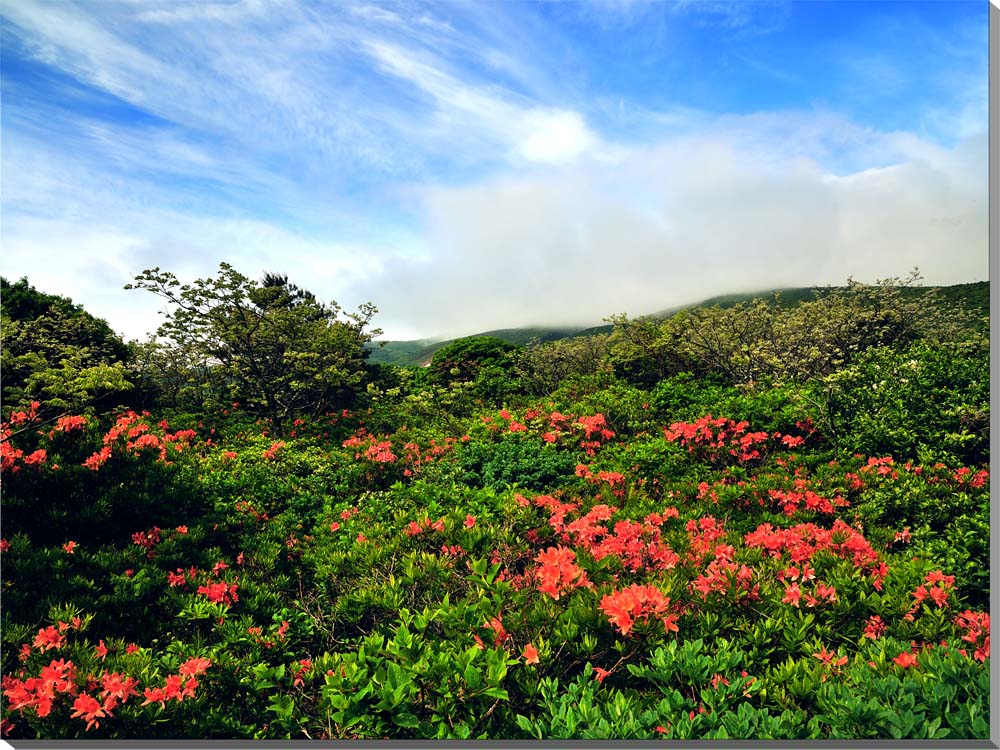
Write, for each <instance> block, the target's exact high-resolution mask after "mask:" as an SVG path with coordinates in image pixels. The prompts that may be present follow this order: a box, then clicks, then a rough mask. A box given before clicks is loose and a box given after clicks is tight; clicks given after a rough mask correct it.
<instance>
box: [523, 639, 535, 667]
mask: <svg viewBox="0 0 1000 750" xmlns="http://www.w3.org/2000/svg"><path fill="white" fill-rule="evenodd" d="M524 663H525V664H538V649H536V648H535V647H534V646H532V645H531V644H530V643H529V644H528V645H527V646H525V647H524Z"/></svg>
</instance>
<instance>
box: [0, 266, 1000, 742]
mask: <svg viewBox="0 0 1000 750" xmlns="http://www.w3.org/2000/svg"><path fill="white" fill-rule="evenodd" d="M272 281H275V279H272ZM277 281H278V282H280V283H277V285H276V286H268V287H267V288H268V289H270V290H271V291H269V292H267V293H266V295H265V297H266V298H264V297H259V296H258V297H257V301H258V302H259V303H260V305H262V307H256V308H255V309H257V310H258V311H259V312H261V314H262V315H265V314H268V315H270V314H272V313H271V312H268V311H269V310H271V309H272V307H274V306H275V305H277V308H279V312H274V313H273V314H274V315H275V319H284V318H283V316H284V315H285V314H286V313H288V315H289V317H290V318H291V319H292V320H295V321H298V322H299V323H301V326H302V330H306V329H307V328H308V325H307V323H308V322H309V321H308V320H306V319H307V318H308V317H309V316H308V315H306V313H307V312H308V311H309V310H314V311H315V310H316V309H317V308H316V307H315V305H316V304H318V303H314V302H313V301H310V297H309V296H308V294H307V293H304V292H303V293H301V294H300V293H298V292H296V291H295V290H294V288H292V287H291V286H290V285H287V284H286V283H285V282H284V280H283V279H281V278H280V277H279V278H278V279H277ZM234 283H235V282H234ZM245 283H246V284H247V285H249V286H253V287H254V288H260V287H257V286H256V285H255V284H253V283H252V282H248V281H247V282H245ZM214 284H216V282H213V281H211V280H209V281H204V282H203V284H202V286H201V287H199V289H201V290H202V291H204V292H205V293H206V294H207V290H210V289H215V290H216V291H219V290H218V288H217V287H216V286H214ZM246 288H247V287H246V286H244V282H243V281H240V282H239V283H238V284H237V285H236V291H235V292H233V293H234V294H238V293H239V292H240V290H246ZM282 290H284V291H282ZM197 293H198V294H200V293H202V292H197ZM219 293H220V294H221V293H222V292H221V291H219ZM286 293H287V295H288V297H282V295H283V294H286ZM272 294H274V295H277V296H276V297H271V296H267V295H272ZM276 300H277V301H276ZM282 300H283V301H282ZM220 304H221V303H220ZM240 304H241V305H244V306H245V305H247V304H251V305H257V303H255V302H252V301H251V302H250V303H247V302H246V301H245V300H244V301H242V302H241V303H240ZM269 305H271V307H269ZM283 305H284V307H282V306H283ZM298 308H301V309H298ZM731 309H735V308H731ZM787 309H789V310H790V309H792V308H787ZM279 313H280V314H279ZM293 313H294V314H293ZM219 314H220V315H222V313H221V311H220V313H219ZM300 315H301V316H302V317H301V318H299V317H297V316H300ZM317 315H318V313H317ZM317 320H319V318H317ZM887 320H888V322H886V321H883V322H886V325H888V323H891V322H892V319H891V317H890V318H889V319H887ZM328 323H329V320H328V319H327V323H323V324H324V325H326V324H328ZM262 325H263V324H262ZM297 325H298V323H297ZM879 325H881V323H880V324H879ZM876 328H877V327H876ZM650 330H652V329H650ZM878 330H881V331H882V333H879V332H878ZM878 330H875V333H874V334H872V329H871V328H869V327H867V326H861V328H859V329H855V334H856V335H858V336H868V335H869V334H872V335H873V336H874V338H875V339H877V340H880V341H882V343H883V344H886V342H885V341H883V340H882V339H881V338H880V337H881V336H882V335H883V333H885V332H886V331H889V329H888V328H882V329H878ZM653 333H654V334H656V331H653ZM855 334H852V335H855ZM897 334H899V337H898V339H899V340H897V341H895V342H890V343H891V345H889V344H886V345H881V346H869V345H868V344H866V345H865V346H864V347H861V348H858V349H857V350H856V351H852V353H851V354H850V356H849V357H848V358H847V359H845V362H844V364H843V365H837V366H836V370H835V372H833V373H831V374H828V375H822V376H817V377H816V378H812V379H811V380H810V382H807V383H801V382H798V380H797V376H796V377H791V378H789V379H788V380H787V381H782V382H780V383H779V382H777V381H772V382H768V378H771V377H777V376H778V374H779V373H777V371H776V372H772V373H771V374H769V375H767V376H766V377H763V378H762V379H757V380H756V381H755V382H754V384H753V385H749V384H747V383H733V382H731V380H730V379H729V378H727V377H726V376H725V375H724V374H723V373H722V372H721V371H720V372H713V373H710V374H706V372H704V371H703V370H704V368H703V365H704V363H705V362H707V361H708V360H704V359H702V360H698V361H692V362H687V363H686V365H685V369H681V370H677V371H676V372H666V377H663V378H660V379H657V378H658V376H656V377H651V380H650V384H649V386H648V387H646V386H645V385H644V382H643V381H642V378H638V377H635V378H634V377H632V375H629V377H628V378H619V377H616V376H615V374H614V373H613V372H610V371H608V369H607V368H605V367H603V366H602V367H595V368H594V369H593V370H592V371H590V370H587V365H586V364H585V363H583V362H582V361H581V362H580V366H579V368H577V369H576V370H574V373H573V374H568V375H566V376H565V377H562V376H559V375H557V374H550V375H546V376H545V377H548V378H550V380H549V381H547V385H546V386H545V387H544V388H542V387H539V388H538V389H537V391H538V392H537V393H533V392H530V391H527V390H525V389H523V388H522V390H520V391H517V392H513V393H512V394H511V395H510V396H509V397H506V396H505V397H504V399H503V403H502V404H501V403H492V402H491V399H492V398H495V397H496V396H497V394H498V393H501V392H502V389H501V390H499V391H494V392H493V393H492V395H491V394H490V393H489V392H487V391H484V390H482V387H483V386H484V384H486V383H488V382H491V383H492V385H491V386H490V387H491V388H492V387H494V386H496V385H497V382H500V381H488V380H484V379H483V377H482V376H483V372H484V371H489V367H490V366H491V365H487V366H486V367H484V368H480V369H479V370H476V371H475V372H473V371H472V368H473V367H475V366H478V363H479V361H480V360H478V359H475V358H471V359H470V360H469V361H468V363H469V364H470V369H469V370H468V371H467V372H466V375H467V376H468V378H467V379H465V378H464V377H459V376H452V374H451V369H449V370H448V377H447V378H445V380H444V381H442V380H439V379H438V377H437V375H435V373H433V372H430V371H428V370H412V369H411V370H405V371H404V370H396V369H383V368H375V367H370V366H369V367H365V366H364V365H361V368H362V369H361V370H359V372H363V374H361V375H359V378H360V379H361V380H367V381H368V383H369V387H368V389H367V390H366V392H365V394H364V396H363V397H361V398H358V399H357V402H356V403H355V404H354V405H353V406H352V407H351V408H348V407H347V406H346V405H341V406H339V407H338V408H337V409H332V408H328V405H327V404H324V405H323V406H321V407H320V410H318V411H310V410H309V409H307V408H306V406H300V407H298V408H299V409H300V410H301V411H300V413H298V414H297V415H296V416H294V417H291V418H289V419H287V420H286V421H285V423H284V424H283V425H282V427H283V429H282V433H281V434H278V433H277V432H276V429H275V428H276V426H275V424H274V423H272V422H271V421H269V418H270V415H269V414H268V413H267V411H266V409H264V408H262V405H261V403H252V402H247V401H246V399H245V398H244V399H243V400H239V399H235V398H233V393H234V391H232V390H231V388H234V387H236V386H237V385H238V383H236V382H235V380H234V379H230V376H229V375H227V376H226V377H221V375H223V374H225V373H226V372H228V371H227V370H225V369H223V367H222V365H220V364H218V363H216V362H214V360H212V359H211V357H210V356H209V355H207V354H205V351H206V350H202V351H203V356H205V357H206V358H205V359H203V360H197V359H196V358H194V357H192V358H191V360H190V362H192V363H197V362H199V361H200V362H206V363H207V364H208V365H209V366H206V367H204V368H192V369H188V370H185V363H184V362H183V361H181V360H180V359H174V360H172V363H171V361H170V360H167V359H158V358H162V357H165V356H166V355H168V354H169V355H177V354H178V353H179V351H180V350H171V348H170V347H166V348H164V349H158V348H157V347H158V346H159V345H157V344H155V343H154V344H150V345H144V346H142V347H136V356H137V364H135V365H134V367H135V369H134V370H133V372H134V373H136V377H138V378H139V379H140V383H141V384H142V387H143V388H144V389H148V392H149V393H151V394H155V395H156V397H157V398H156V400H157V401H158V403H153V404H151V406H150V411H149V412H140V411H131V410H127V409H119V410H116V411H113V412H110V413H106V414H94V413H64V414H59V415H58V416H49V415H48V414H47V413H46V412H45V411H44V409H43V406H42V404H40V403H35V404H28V405H25V406H24V407H23V408H15V409H13V410H8V411H7V413H6V414H5V418H4V420H3V422H2V424H0V448H2V456H0V458H2V464H0V474H2V482H3V490H4V491H3V500H2V502H3V507H2V511H3V514H2V524H3V525H2V534H0V562H2V570H0V575H2V590H3V604H4V606H3V609H2V611H0V618H2V620H0V625H2V628H0V646H2V648H0V666H2V675H3V678H2V685H0V690H2V692H3V696H4V702H3V706H2V708H0V732H2V734H3V736H4V737H9V738H11V739H13V740H15V741H16V740H18V739H24V738H28V739H36V740H37V739H39V738H44V739H64V738H70V739H96V740H97V741H98V742H101V741H106V740H112V739H123V740H135V739H139V738H149V739H191V738H211V739H240V740H256V739H271V740H281V739H291V738H297V739H298V738H306V739H313V740H339V741H350V740H357V739H402V740H416V739H423V740H443V739H466V740H473V739H477V740H479V739H487V740H490V739H519V740H529V741H530V740H532V739H535V740H538V739H550V738H563V739H572V740H576V739H584V738H587V739H598V740H612V739H626V738H627V739H643V740H655V739H660V740H675V739H682V740H686V739H692V738H697V739H771V740H794V741H809V740H834V741H836V740H842V739H881V740H888V741H895V740H901V739H930V740H948V741H951V740H962V739H965V740H968V739H985V738H986V737H988V736H989V722H988V717H989V714H990V696H989V673H990V648H989V637H990V636H989V619H990V613H989V610H988V608H989V598H990V597H989V593H990V581H989V572H990V571H989V515H990V493H989V470H988V452H987V446H988V438H989V434H988V427H987V425H988V419H987V416H988V412H987V411H986V410H987V408H988V403H989V402H988V400H987V397H986V390H985V382H986V381H987V380H988V377H987V373H988V369H987V361H986V350H985V348H983V347H982V346H981V345H980V344H979V343H977V342H976V340H975V336H970V337H969V339H970V340H968V341H966V342H964V343H950V342H942V341H935V340H933V339H932V338H928V337H927V336H926V335H924V334H921V337H922V338H920V337H918V339H917V340H914V341H911V342H909V343H905V340H906V339H907V337H908V336H909V334H905V332H904V333H903V334H900V332H899V331H898V330H897V331H896V332H895V333H893V332H892V331H889V333H888V334H886V335H889V336H890V337H893V336H897ZM656 335H658V334H656ZM360 338H363V335H362V336H361V337H360ZM353 341H354V342H355V343H357V344H358V346H359V348H360V346H361V344H360V343H359V339H358V338H357V337H355V338H354V339H353ZM857 341H861V339H860V338H859V339H857ZM175 343H176V342H175ZM869 343H870V342H869ZM195 344H198V342H197V341H192V342H191V346H192V347H194V346H195ZM198 345H199V346H200V344H198ZM619 345H621V341H620V340H619ZM540 348H541V347H537V348H536V347H529V349H528V350H527V351H521V352H512V351H509V350H507V351H506V352H500V353H499V354H498V356H499V357H500V359H504V358H505V357H507V356H508V355H512V356H511V358H510V359H508V360H505V362H506V364H504V365H503V366H502V367H500V368H499V369H500V371H501V372H502V373H503V377H502V383H501V384H505V385H504V386H503V387H504V388H506V387H510V388H512V389H513V388H514V384H515V383H517V382H521V383H522V384H523V383H524V382H525V381H524V378H525V377H526V374H525V373H528V372H531V371H529V370H527V369H524V362H525V361H526V360H524V359H520V360H519V359H518V358H519V357H531V356H533V355H534V354H535V353H537V351H538V350H539V349H540ZM847 349H850V347H847ZM581 350H585V348H581ZM189 351H191V352H194V351H196V349H195V348H192V349H191V350H189ZM493 351H494V352H495V353H496V352H498V351H499V350H496V349H495V350H493ZM664 351H668V350H666V349H665V350H664ZM669 351H674V352H676V351H680V350H669ZM633 353H636V358H635V359H633V360H630V361H631V362H632V364H634V365H635V369H633V370H628V372H632V373H641V372H649V373H653V375H656V373H657V368H658V367H659V366H660V365H659V364H658V363H657V362H656V360H655V358H653V359H650V360H648V361H645V362H644V361H642V356H645V355H641V356H640V354H639V353H638V350H634V351H633ZM619 354H621V351H619ZM546 356H547V355H546ZM610 356H611V357H612V358H613V357H614V356H616V355H614V354H612V355H610ZM543 359H544V358H543ZM765 359H766V358H765ZM848 360H849V361H848ZM220 361H221V360H220ZM624 361H625V360H621V362H624ZM664 361H666V360H664ZM473 362H475V363H477V364H476V365H472V364H471V363H473ZM621 362H619V364H621ZM699 362H700V363H701V364H699ZM650 363H652V364H650ZM575 367H576V366H574V368H575ZM670 367H673V365H670ZM670 367H668V368H667V370H669V369H670ZM171 368H172V369H171ZM518 368H521V369H518ZM458 369H459V374H460V375H461V369H460V368H458ZM820 369H822V368H820ZM616 371H618V372H625V371H624V370H621V369H619V368H617V366H616ZM537 372H541V370H538V371H537ZM552 372H553V373H555V370H553V371H552ZM185 373H186V374H185ZM235 377H236V376H235V375H233V376H232V378H235ZM452 377H454V380H450V382H447V381H448V380H449V378H452ZM654 381H655V382H654ZM883 381H886V382H885V383H883ZM359 382H360V381H359ZM538 382H542V380H540V381H538ZM550 386H551V388H550ZM873 386H878V387H873ZM174 387H176V390H171V388H174ZM244 387H246V386H244ZM352 387H353V386H352ZM259 398H261V399H262V398H263V396H260V397H259ZM166 404H171V405H173V404H176V405H177V408H168V407H167V406H166Z"/></svg>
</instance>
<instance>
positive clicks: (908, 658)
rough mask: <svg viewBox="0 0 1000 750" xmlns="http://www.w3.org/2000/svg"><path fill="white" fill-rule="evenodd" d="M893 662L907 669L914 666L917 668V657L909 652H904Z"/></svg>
mask: <svg viewBox="0 0 1000 750" xmlns="http://www.w3.org/2000/svg"><path fill="white" fill-rule="evenodd" d="M893 662H895V663H896V664H898V665H899V666H901V667H904V668H905V667H913V666H916V664H917V655H916V654H913V653H911V652H909V651H904V652H903V653H901V654H900V655H899V656H897V657H896V658H895V659H893Z"/></svg>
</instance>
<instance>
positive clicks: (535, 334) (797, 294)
mask: <svg viewBox="0 0 1000 750" xmlns="http://www.w3.org/2000/svg"><path fill="white" fill-rule="evenodd" d="M828 288H832V289H843V288H846V287H842V286H839V287H784V288H775V289H765V290H759V291H753V292H737V293H730V294H718V295H715V296H712V297H707V298H705V299H703V300H701V301H699V302H692V303H689V304H685V305H674V306H672V307H665V308H662V309H661V310H658V311H656V312H653V313H649V314H647V315H643V316H640V317H644V318H653V319H656V320H663V319H666V318H668V317H670V316H671V315H676V314H677V313H679V312H681V311H683V310H691V309H695V308H699V307H715V306H719V307H733V306H735V305H738V304H740V303H741V302H751V301H753V300H756V299H766V298H773V296H774V295H775V294H777V295H779V304H781V305H782V306H789V307H791V306H794V305H797V304H799V303H801V302H804V301H807V300H810V299H813V298H814V295H815V293H816V292H817V291H821V290H823V289H828ZM901 289H902V292H903V293H904V294H913V295H919V294H926V293H928V292H930V291H931V290H938V292H939V293H940V295H941V297H942V300H943V301H946V302H952V303H954V302H958V301H961V302H963V303H965V304H966V305H967V306H969V307H970V308H974V309H980V310H981V311H982V313H983V314H984V315H988V314H989V305H990V287H989V281H972V282H966V283H963V284H950V285H946V286H909V287H901ZM613 327H614V326H613V325H612V324H610V323H606V324H603V325H595V326H589V327H587V326H541V325H535V326H524V327H521V328H497V329H493V330H489V331H483V332H481V333H471V334H469V335H468V336H456V337H455V338H450V339H448V338H426V339H408V340H400V341H377V342H372V343H371V344H369V348H370V350H371V354H370V355H369V360H368V361H369V362H372V363H376V364H386V365H389V364H392V365H400V366H403V367H422V366H426V365H427V364H428V363H429V362H430V360H431V357H433V356H434V352H436V351H437V350H438V349H441V348H442V347H444V346H447V345H448V344H450V343H452V342H453V341H458V340H459V339H464V338H471V337H474V336H494V337H496V338H499V339H502V340H504V341H506V342H507V343H510V344H518V345H521V346H523V345H526V344H528V343H529V342H532V341H537V342H539V343H547V342H550V341H558V340H559V339H565V338H576V337H580V336H595V335H598V334H601V333H609V332H610V331H611V330H612V328H613Z"/></svg>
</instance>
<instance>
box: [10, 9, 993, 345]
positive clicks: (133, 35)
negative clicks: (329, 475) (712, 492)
mask: <svg viewBox="0 0 1000 750" xmlns="http://www.w3.org/2000/svg"><path fill="white" fill-rule="evenodd" d="M988 10H989V6H988V3H987V2H986V1H985V0H976V1H975V2H947V3H944V2H942V3H936V2H919V3H909V2H888V3H877V2H791V3H786V2H759V3H753V2H736V3H725V2H710V1H709V0H703V1H691V2H680V1H678V2H659V3H647V2H638V1H634V2H633V1H630V0H590V1H589V2H578V3H576V2H547V3H542V2H530V3H527V2H525V3H519V2H476V3H472V2H445V3H436V2H435V3H417V2H393V3H387V2H359V3H351V2H337V3H317V2H305V0H273V1H272V2H263V1H261V0H242V1H239V2H235V1H234V2H222V1H219V2H183V1H182V0H170V1H169V2H159V1H158V0H103V1H102V2H88V3H72V2H55V1H54V0H48V1H46V2H35V1H34V0H0V16H2V79H0V83H2V96H3V105H4V106H3V109H2V121H0V127H2V131H0V138H2V149H3V160H2V166H0V169H2V173H0V179H2V187H3V194H2V205H0V208H2V219H3V245H4V253H3V259H2V260H0V271H2V273H3V274H4V275H5V276H7V277H9V278H17V277H20V276H22V275H27V276H28V278H29V280H31V281H32V283H33V284H34V285H35V286H36V287H38V288H39V289H42V290H44V291H47V292H56V293H60V294H66V295H69V296H71V297H72V298H73V299H74V300H75V301H78V302H81V303H83V304H84V305H85V306H86V307H87V308H88V309H89V310H91V311H92V312H94V313H96V314H98V315H100V316H102V317H105V318H107V319H108V320H109V322H110V323H111V324H112V325H113V326H114V327H115V328H116V329H118V330H119V331H121V332H122V333H123V334H125V335H126V336H127V337H129V338H141V337H144V336H145V334H146V333H147V332H151V331H152V330H153V329H154V328H155V326H156V325H157V310H158V308H159V304H158V302H157V301H156V300H155V299H154V298H152V297H151V296H148V295H146V296H144V293H142V292H137V291H124V290H123V289H122V286H123V285H124V284H126V283H127V282H128V281H130V280H131V278H132V277H133V276H134V275H135V274H136V273H138V272H139V271H141V270H143V269H144V268H149V267H152V266H160V267H162V268H164V269H167V270H171V271H173V272H175V273H176V274H177V275H178V276H179V277H180V278H181V279H182V280H191V279H193V278H195V277H197V276H204V275H210V274H212V273H213V272H214V270H215V269H216V268H217V266H218V263H219V262H220V261H223V260H225V261H228V262H230V263H233V264H234V265H235V266H236V267H237V268H239V269H240V270H242V271H243V272H244V273H247V274H250V275H259V274H260V273H261V272H263V271H279V272H284V273H288V274H289V275H290V276H291V278H292V280H293V281H295V282H297V283H299V284H300V285H301V286H305V287H307V288H309V289H311V290H312V291H314V292H315V293H317V294H318V295H320V296H321V297H324V298H326V299H331V298H332V299H336V300H337V301H338V302H340V303H341V304H342V305H343V306H345V307H348V308H350V307H353V306H355V305H357V304H359V303H360V302H363V301H366V300H371V301H373V302H374V303H375V304H376V305H377V306H378V307H379V309H380V314H379V315H378V316H377V319H376V322H377V323H378V324H379V325H381V327H382V328H383V329H384V330H385V332H386V335H387V337H392V338H410V337H423V336H428V337H429V336H436V335H449V336H451V335H461V334H467V333H473V332H476V331H479V330H485V329H489V328H498V327H507V326H515V325H526V324H532V323H561V324H572V323H580V324H588V325H589V324H595V323H598V322H600V320H601V319H602V318H604V317H606V316H608V315H610V314H613V313H617V312H627V313H629V314H634V315H637V314H642V313H646V312H650V311H653V310H657V309H662V308H664V307H668V306H671V305H673V304H677V303H681V302H687V301H694V300H696V299H698V298H700V297H704V296H708V295H711V294H717V293H722V292H729V291H737V290H746V289H763V288H770V287H773V286H781V285H809V284H826V283H842V282H843V281H844V280H845V279H846V278H847V277H848V276H854V277H856V278H858V279H861V280H865V281H873V280H875V279H876V278H884V277H888V276H904V275H906V274H907V273H908V272H909V270H911V269H912V268H913V267H915V266H919V267H920V269H921V271H922V272H923V274H924V277H925V279H926V281H927V282H928V283H960V282H964V281H971V280H977V279H985V278H986V275H987V266H988V263H987V221H986V220H987V216H986V205H987V167H986V164H987V160H986V154H987V146H986V143H987V141H986V129H987V114H986V113H987V99H988V91H987V58H988V52H987V29H988Z"/></svg>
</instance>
